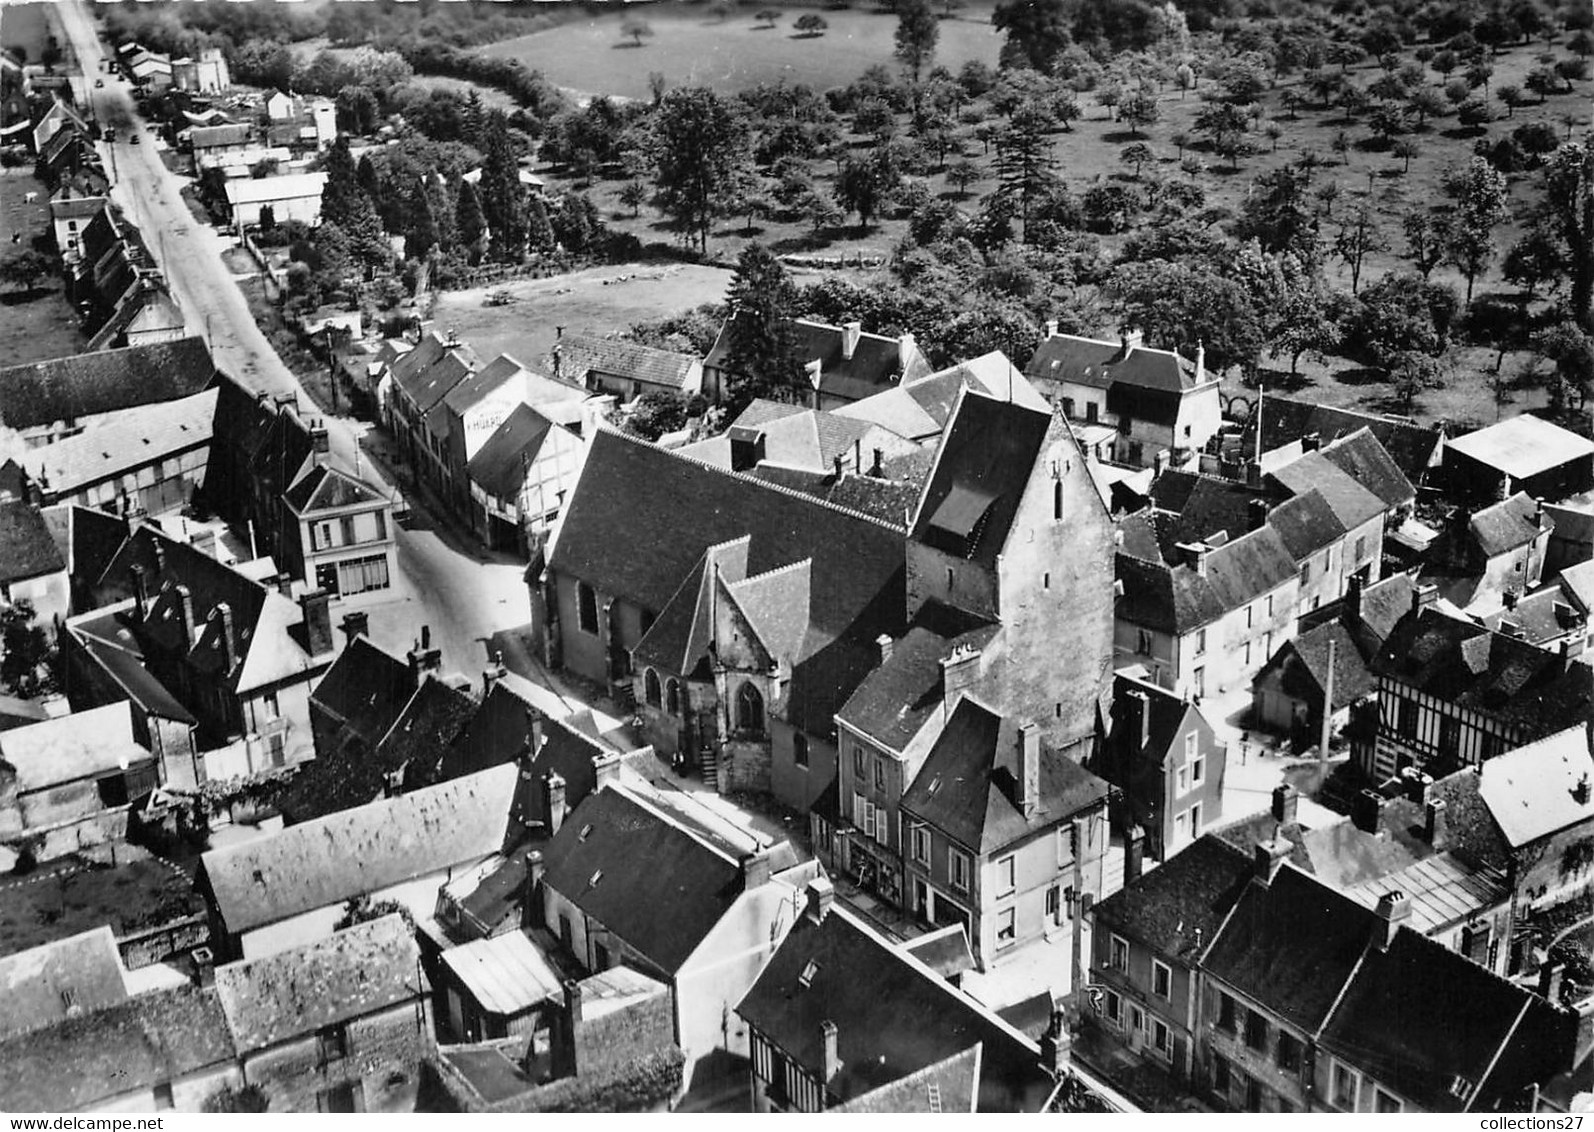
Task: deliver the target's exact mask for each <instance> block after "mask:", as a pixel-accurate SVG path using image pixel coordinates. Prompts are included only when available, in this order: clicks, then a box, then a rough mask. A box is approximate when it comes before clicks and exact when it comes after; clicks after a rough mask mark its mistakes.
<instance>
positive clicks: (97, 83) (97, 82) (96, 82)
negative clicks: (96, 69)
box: [94, 79, 105, 87]
mask: <svg viewBox="0 0 1594 1132" xmlns="http://www.w3.org/2000/svg"><path fill="white" fill-rule="evenodd" d="M94 85H95V86H97V87H100V86H104V85H105V80H104V79H95V80H94Z"/></svg>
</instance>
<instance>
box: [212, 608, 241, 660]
mask: <svg viewBox="0 0 1594 1132" xmlns="http://www.w3.org/2000/svg"><path fill="white" fill-rule="evenodd" d="M208 620H211V621H218V622H220V626H219V630H220V631H219V633H218V634H217V640H218V641H219V642H220V644H221V670H222V672H223V673H228V672H231V671H232V666H233V665H234V664H236V663H237V662H238V652H237V648H238V644H237V641H238V639H237V638H236V637H235V636H233V623H232V606H230V605H228V604H227V603H226V602H224V601H218V602H217V603H216V604H215V606H214V607H213V608H212V609H211V611H210V617H209V618H208Z"/></svg>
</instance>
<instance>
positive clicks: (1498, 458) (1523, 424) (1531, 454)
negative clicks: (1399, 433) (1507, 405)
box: [1446, 413, 1594, 479]
mask: <svg viewBox="0 0 1594 1132" xmlns="http://www.w3.org/2000/svg"><path fill="white" fill-rule="evenodd" d="M1446 448H1447V449H1454V450H1455V451H1456V452H1458V453H1460V454H1461V455H1463V456H1467V457H1469V458H1471V459H1473V460H1476V461H1477V462H1478V463H1480V464H1483V465H1485V466H1487V467H1490V468H1495V469H1498V470H1499V471H1502V472H1504V473H1505V474H1506V475H1508V476H1511V477H1512V478H1513V479H1526V478H1528V477H1530V476H1536V475H1538V474H1540V473H1541V472H1547V471H1549V470H1550V469H1551V468H1558V467H1560V466H1561V465H1562V464H1567V463H1570V462H1572V461H1574V460H1582V461H1583V462H1585V463H1587V462H1588V459H1589V456H1590V455H1594V441H1590V440H1588V439H1587V438H1585V437H1581V436H1579V435H1578V434H1577V433H1575V432H1568V431H1567V430H1566V429H1564V428H1562V427H1561V426H1560V425H1558V424H1552V423H1551V422H1549V421H1547V420H1543V419H1541V418H1539V417H1535V416H1530V415H1529V414H1527V413H1523V414H1521V415H1520V416H1515V417H1509V418H1507V419H1506V420H1503V421H1500V422H1499V423H1498V424H1492V425H1489V426H1488V427H1487V428H1480V429H1478V430H1477V431H1476V432H1469V433H1467V434H1466V435H1465V436H1458V437H1456V438H1455V439H1454V440H1450V441H1447V442H1446Z"/></svg>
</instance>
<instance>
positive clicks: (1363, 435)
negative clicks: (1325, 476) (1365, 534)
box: [1320, 428, 1417, 507]
mask: <svg viewBox="0 0 1594 1132" xmlns="http://www.w3.org/2000/svg"><path fill="white" fill-rule="evenodd" d="M1320 451H1321V452H1322V453H1323V456H1324V457H1325V458H1326V459H1327V460H1328V461H1329V463H1331V464H1333V465H1334V466H1335V467H1337V468H1338V469H1339V470H1340V471H1342V472H1344V473H1345V474H1346V475H1347V476H1349V477H1350V478H1351V479H1353V480H1355V481H1356V482H1357V483H1359V484H1361V485H1362V486H1363V487H1365V488H1366V489H1367V490H1368V491H1370V492H1372V493H1373V494H1374V495H1376V496H1378V498H1379V499H1381V500H1382V501H1383V503H1384V506H1385V507H1406V506H1409V505H1410V504H1411V503H1412V502H1413V501H1414V500H1415V499H1416V498H1417V489H1416V488H1415V487H1413V486H1412V483H1411V480H1410V479H1408V478H1407V477H1406V474H1405V473H1404V472H1402V471H1401V470H1400V465H1398V464H1397V463H1395V460H1394V457H1392V456H1390V454H1389V452H1388V451H1387V450H1386V449H1385V448H1384V446H1383V445H1382V444H1380V443H1379V441H1378V438H1377V437H1376V436H1374V435H1373V432H1372V430H1371V429H1368V428H1363V429H1359V430H1357V431H1356V432H1353V433H1351V434H1350V435H1349V436H1344V437H1341V438H1339V439H1338V440H1335V441H1332V442H1331V443H1328V444H1325V445H1323V447H1322V448H1321V449H1320Z"/></svg>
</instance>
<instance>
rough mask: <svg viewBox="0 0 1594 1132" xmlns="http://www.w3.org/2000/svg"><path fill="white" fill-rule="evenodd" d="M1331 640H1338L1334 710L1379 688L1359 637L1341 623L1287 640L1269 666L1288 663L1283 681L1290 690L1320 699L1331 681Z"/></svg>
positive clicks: (1324, 626) (1335, 654)
mask: <svg viewBox="0 0 1594 1132" xmlns="http://www.w3.org/2000/svg"><path fill="white" fill-rule="evenodd" d="M1330 641H1332V642H1333V643H1334V702H1333V703H1332V704H1331V705H1329V711H1330V713H1332V712H1336V711H1338V710H1339V709H1340V708H1343V707H1346V706H1347V705H1349V704H1353V703H1355V702H1356V701H1357V700H1360V699H1361V698H1363V697H1364V696H1368V695H1371V694H1372V693H1373V692H1374V691H1375V690H1376V689H1377V684H1376V682H1375V681H1374V680H1373V675H1372V673H1371V672H1370V671H1368V668H1367V661H1366V659H1365V658H1364V657H1363V656H1362V650H1361V649H1360V648H1359V647H1358V646H1357V640H1356V638H1355V637H1354V636H1353V635H1352V634H1351V632H1350V631H1349V630H1348V629H1347V628H1346V627H1345V626H1344V625H1343V624H1342V623H1341V622H1339V621H1330V622H1328V623H1326V624H1323V625H1319V626H1317V627H1316V628H1313V629H1308V630H1306V631H1305V632H1303V633H1301V634H1300V635H1299V636H1297V637H1296V638H1295V639H1294V640H1292V641H1286V642H1285V643H1284V645H1283V646H1282V647H1281V648H1280V650H1279V653H1280V654H1281V655H1278V656H1276V657H1275V658H1274V660H1270V661H1269V663H1268V669H1272V668H1275V667H1277V665H1278V664H1282V665H1284V671H1283V674H1282V676H1281V681H1282V684H1283V687H1284V690H1285V691H1286V692H1288V693H1290V694H1291V695H1294V696H1297V697H1300V698H1302V699H1319V700H1320V699H1321V697H1322V695H1323V689H1324V688H1325V687H1327V684H1328V645H1329V642H1330ZM1275 661H1277V664H1275ZM1258 679H1259V680H1260V679H1261V676H1260V674H1259V675H1258Z"/></svg>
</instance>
